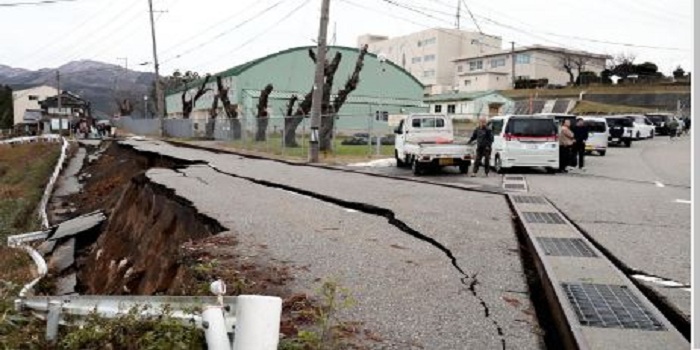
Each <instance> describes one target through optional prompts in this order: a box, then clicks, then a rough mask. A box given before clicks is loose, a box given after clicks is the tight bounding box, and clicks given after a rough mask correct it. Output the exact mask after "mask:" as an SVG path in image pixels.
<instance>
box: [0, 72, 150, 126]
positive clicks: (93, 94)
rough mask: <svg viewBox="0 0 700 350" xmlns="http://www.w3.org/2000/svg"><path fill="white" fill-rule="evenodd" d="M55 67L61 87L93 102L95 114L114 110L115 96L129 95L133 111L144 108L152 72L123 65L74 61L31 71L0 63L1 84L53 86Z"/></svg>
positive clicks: (111, 113) (24, 87)
mask: <svg viewBox="0 0 700 350" xmlns="http://www.w3.org/2000/svg"><path fill="white" fill-rule="evenodd" d="M56 70H58V71H59V72H60V74H61V89H62V90H68V91H71V92H73V93H77V94H79V95H81V96H82V97H83V98H85V99H86V100H88V101H90V102H91V103H92V109H93V113H94V114H95V115H97V116H98V117H104V116H110V115H113V114H115V113H116V112H117V105H116V103H115V99H116V98H119V99H124V98H129V99H131V101H132V104H133V105H134V107H135V111H134V115H141V114H142V111H143V96H144V95H148V94H150V91H151V85H152V84H153V80H154V79H155V74H153V73H146V72H138V71H132V70H128V71H127V70H125V69H124V67H121V66H118V65H115V64H109V63H103V62H97V61H89V60H82V61H73V62H69V63H67V64H64V65H62V66H60V67H58V68H57V69H56V68H53V69H49V68H44V69H40V70H37V71H31V70H27V69H21V68H12V67H9V66H5V65H0V84H2V85H10V86H11V87H12V88H13V89H14V90H22V89H26V88H30V87H34V86H39V85H49V86H56Z"/></svg>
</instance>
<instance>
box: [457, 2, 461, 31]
mask: <svg viewBox="0 0 700 350" xmlns="http://www.w3.org/2000/svg"><path fill="white" fill-rule="evenodd" d="M461 15H462V0H457V29H460V21H459V20H460V16H461Z"/></svg>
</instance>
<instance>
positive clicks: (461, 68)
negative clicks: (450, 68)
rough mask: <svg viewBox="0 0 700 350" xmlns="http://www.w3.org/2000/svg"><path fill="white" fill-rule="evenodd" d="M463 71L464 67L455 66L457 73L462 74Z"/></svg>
mask: <svg viewBox="0 0 700 350" xmlns="http://www.w3.org/2000/svg"><path fill="white" fill-rule="evenodd" d="M463 69H464V67H463V66H462V65H461V64H458V65H457V73H462V70H463Z"/></svg>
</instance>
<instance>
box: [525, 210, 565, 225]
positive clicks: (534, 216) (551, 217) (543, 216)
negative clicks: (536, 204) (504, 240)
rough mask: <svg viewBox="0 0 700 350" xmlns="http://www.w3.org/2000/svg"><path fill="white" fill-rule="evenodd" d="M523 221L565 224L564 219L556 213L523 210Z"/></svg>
mask: <svg viewBox="0 0 700 350" xmlns="http://www.w3.org/2000/svg"><path fill="white" fill-rule="evenodd" d="M523 217H525V221H527V222H529V223H532V224H555V225H561V224H565V223H566V222H564V219H562V217H561V215H559V214H558V213H551V212H523Z"/></svg>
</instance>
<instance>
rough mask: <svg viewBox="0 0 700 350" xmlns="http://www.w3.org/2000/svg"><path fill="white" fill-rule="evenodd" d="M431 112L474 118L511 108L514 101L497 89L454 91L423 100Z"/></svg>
mask: <svg viewBox="0 0 700 350" xmlns="http://www.w3.org/2000/svg"><path fill="white" fill-rule="evenodd" d="M423 101H424V102H425V103H426V104H427V105H428V108H429V110H430V112H431V113H446V114H447V115H449V116H452V117H453V118H454V119H471V120H476V119H478V118H479V117H484V116H485V117H492V116H496V115H499V114H504V113H506V112H507V111H509V110H511V108H512V107H513V104H514V101H513V100H511V99H509V98H507V97H505V96H503V95H501V94H500V93H498V91H495V90H489V91H478V92H454V93H446V94H440V95H433V96H428V97H426V98H424V100H423Z"/></svg>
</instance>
